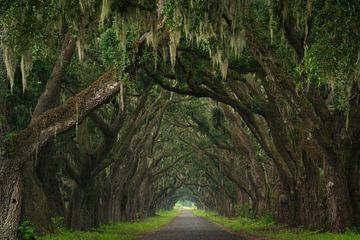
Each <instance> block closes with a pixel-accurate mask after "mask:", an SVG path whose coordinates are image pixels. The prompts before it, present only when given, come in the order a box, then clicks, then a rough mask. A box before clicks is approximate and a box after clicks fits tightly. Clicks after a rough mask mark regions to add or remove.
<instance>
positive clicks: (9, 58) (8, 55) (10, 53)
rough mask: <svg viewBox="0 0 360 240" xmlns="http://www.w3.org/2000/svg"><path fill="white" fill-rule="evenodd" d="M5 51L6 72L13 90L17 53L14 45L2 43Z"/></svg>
mask: <svg viewBox="0 0 360 240" xmlns="http://www.w3.org/2000/svg"><path fill="white" fill-rule="evenodd" d="M2 47H3V52H4V61H5V68H6V73H7V76H8V78H9V81H10V89H11V91H12V90H13V88H14V77H15V70H16V54H15V50H14V48H13V47H12V46H9V45H7V44H5V43H3V44H2Z"/></svg>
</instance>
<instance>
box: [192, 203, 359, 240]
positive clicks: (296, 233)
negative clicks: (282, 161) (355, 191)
mask: <svg viewBox="0 0 360 240" xmlns="http://www.w3.org/2000/svg"><path fill="white" fill-rule="evenodd" d="M194 214H195V215H196V216H199V217H204V218H207V219H209V220H211V221H213V222H215V223H218V224H220V225H222V226H224V227H225V228H227V229H229V230H231V231H233V232H239V233H244V234H249V235H254V236H259V237H264V238H266V239H279V240H355V239H356V240H360V234H356V233H354V232H352V231H348V232H346V233H343V234H335V233H329V232H321V233H320V232H315V231H309V230H305V229H301V228H288V227H285V226H279V225H276V224H274V222H273V221H272V220H271V218H270V217H265V218H262V219H250V218H244V217H237V218H227V217H223V216H219V215H218V214H216V213H214V212H205V211H203V210H194Z"/></svg>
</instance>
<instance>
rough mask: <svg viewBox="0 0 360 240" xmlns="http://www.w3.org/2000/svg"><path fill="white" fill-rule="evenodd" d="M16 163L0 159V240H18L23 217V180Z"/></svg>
mask: <svg viewBox="0 0 360 240" xmlns="http://www.w3.org/2000/svg"><path fill="white" fill-rule="evenodd" d="M15 164H16V161H14V160H11V161H10V160H9V159H4V158H3V159H0V206H1V208H0V239H2V240H16V239H17V231H18V226H19V222H20V216H21V202H22V179H21V170H20V169H19V167H18V166H16V165H15Z"/></svg>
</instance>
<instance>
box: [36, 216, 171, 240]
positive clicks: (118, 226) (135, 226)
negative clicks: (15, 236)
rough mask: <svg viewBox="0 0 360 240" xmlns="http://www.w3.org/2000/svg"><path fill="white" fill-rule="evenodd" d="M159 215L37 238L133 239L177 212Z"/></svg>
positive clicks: (157, 226) (76, 239) (69, 239)
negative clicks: (84, 230) (85, 230)
mask: <svg viewBox="0 0 360 240" xmlns="http://www.w3.org/2000/svg"><path fill="white" fill-rule="evenodd" d="M158 214H159V216H156V217H150V218H146V219H145V220H142V221H136V222H129V223H114V224H110V225H104V226H101V227H100V228H98V229H95V230H93V231H89V232H82V231H78V232H64V233H62V234H57V235H47V236H42V237H40V238H38V239H39V240H133V239H135V238H136V237H137V236H139V235H141V234H146V233H149V232H152V231H154V230H157V229H159V228H160V227H162V226H164V225H165V224H167V223H169V222H170V221H171V220H172V219H173V218H174V217H175V216H176V215H177V214H178V211H177V210H173V211H161V212H159V213H158Z"/></svg>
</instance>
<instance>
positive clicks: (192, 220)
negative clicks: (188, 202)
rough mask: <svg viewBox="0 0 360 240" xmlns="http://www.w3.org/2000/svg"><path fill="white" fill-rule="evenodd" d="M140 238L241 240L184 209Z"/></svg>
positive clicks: (162, 239)
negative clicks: (166, 222) (169, 220)
mask: <svg viewBox="0 0 360 240" xmlns="http://www.w3.org/2000/svg"><path fill="white" fill-rule="evenodd" d="M139 240H241V238H239V237H238V236H236V235H235V234H232V233H230V232H227V231H225V230H223V229H221V228H220V227H219V226H217V225H216V224H214V223H211V222H209V221H207V220H205V219H203V218H200V217H196V216H195V215H194V214H193V213H192V212H191V210H182V211H181V213H180V214H179V216H177V217H176V218H175V219H174V220H173V221H171V222H170V223H169V224H167V225H166V226H164V227H162V228H161V229H160V230H158V231H156V232H154V233H152V234H149V235H146V236H143V237H140V238H139Z"/></svg>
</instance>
